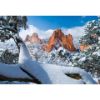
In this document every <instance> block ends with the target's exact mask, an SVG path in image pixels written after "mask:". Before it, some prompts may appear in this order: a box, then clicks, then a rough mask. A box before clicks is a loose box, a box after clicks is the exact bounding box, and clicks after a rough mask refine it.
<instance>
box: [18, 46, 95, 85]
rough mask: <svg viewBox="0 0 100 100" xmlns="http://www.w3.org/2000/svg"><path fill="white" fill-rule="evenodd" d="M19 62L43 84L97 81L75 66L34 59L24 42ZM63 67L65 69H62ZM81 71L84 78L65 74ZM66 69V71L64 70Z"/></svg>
mask: <svg viewBox="0 0 100 100" xmlns="http://www.w3.org/2000/svg"><path fill="white" fill-rule="evenodd" d="M19 63H20V64H22V66H21V67H22V68H23V69H24V70H26V71H27V72H29V73H30V74H31V75H32V76H35V77H36V78H37V79H39V80H40V81H41V82H42V83H43V84H73V83H74V84H75V83H76V84H78V83H80V84H81V83H84V82H83V80H84V81H85V82H86V83H95V81H94V80H93V79H92V78H91V77H90V75H89V74H88V73H87V72H85V71H82V70H81V69H79V68H76V67H75V68H74V67H67V66H66V67H63V66H58V65H54V64H42V63H39V62H37V61H32V59H31V58H30V55H29V53H28V49H27V47H26V46H25V45H24V44H22V46H21V48H20V58H19ZM62 69H63V70H62ZM67 69H68V72H71V73H73V72H74V73H75V72H76V73H79V74H80V75H82V77H83V80H75V79H72V78H70V77H68V76H66V75H65V73H67ZM65 70H66V72H64V71H65Z"/></svg>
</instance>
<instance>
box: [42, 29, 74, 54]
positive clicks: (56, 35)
mask: <svg viewBox="0 0 100 100" xmlns="http://www.w3.org/2000/svg"><path fill="white" fill-rule="evenodd" d="M60 46H63V47H64V48H65V49H67V50H69V51H76V48H75V47H74V44H73V37H72V35H71V34H68V35H64V33H63V32H62V31H61V29H57V30H55V31H54V32H53V34H52V36H51V37H50V39H49V41H48V43H47V44H46V45H44V46H43V49H44V50H45V51H47V52H50V51H51V50H52V49H53V48H55V49H57V48H59V47H60Z"/></svg>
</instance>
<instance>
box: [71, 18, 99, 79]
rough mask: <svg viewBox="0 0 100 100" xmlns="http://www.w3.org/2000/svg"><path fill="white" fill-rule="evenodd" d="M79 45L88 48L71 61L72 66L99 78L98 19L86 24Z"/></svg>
mask: <svg viewBox="0 0 100 100" xmlns="http://www.w3.org/2000/svg"><path fill="white" fill-rule="evenodd" d="M80 44H82V45H84V46H85V45H87V46H89V48H88V49H86V50H84V51H83V52H80V53H79V54H77V56H76V57H75V58H74V59H73V64H74V66H80V67H81V68H83V69H85V70H86V71H88V72H91V73H92V75H93V76H98V77H100V18H98V20H93V21H90V22H88V24H87V25H86V28H85V35H84V36H83V37H82V38H81V39H80Z"/></svg>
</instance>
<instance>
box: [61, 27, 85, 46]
mask: <svg viewBox="0 0 100 100" xmlns="http://www.w3.org/2000/svg"><path fill="white" fill-rule="evenodd" d="M62 30H63V32H64V33H65V34H66V35H67V34H69V33H70V34H72V36H73V39H74V44H75V45H76V44H77V46H78V45H79V39H80V37H81V36H82V35H83V34H84V32H85V31H84V26H78V27H73V28H69V29H65V28H62Z"/></svg>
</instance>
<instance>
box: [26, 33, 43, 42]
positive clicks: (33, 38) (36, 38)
mask: <svg viewBox="0 0 100 100" xmlns="http://www.w3.org/2000/svg"><path fill="white" fill-rule="evenodd" d="M25 42H30V43H42V40H41V39H40V38H39V36H38V34H37V33H33V34H32V35H31V36H29V35H27V36H26V38H25Z"/></svg>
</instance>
